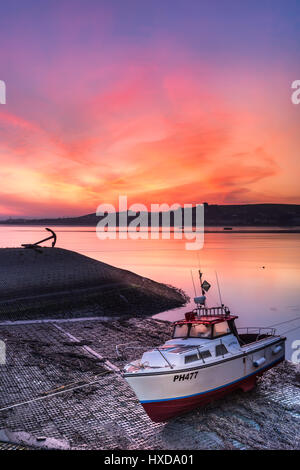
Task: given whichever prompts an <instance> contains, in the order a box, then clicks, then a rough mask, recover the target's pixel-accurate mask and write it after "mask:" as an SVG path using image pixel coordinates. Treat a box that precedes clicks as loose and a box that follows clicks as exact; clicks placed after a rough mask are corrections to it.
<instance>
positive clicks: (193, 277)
mask: <svg viewBox="0 0 300 470" xmlns="http://www.w3.org/2000/svg"><path fill="white" fill-rule="evenodd" d="M191 276H192V282H193V286H194V292H195V297H197V292H196V286H195V282H194V277H193V271H192V269H191Z"/></svg>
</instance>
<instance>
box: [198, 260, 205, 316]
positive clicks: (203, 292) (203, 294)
mask: <svg viewBox="0 0 300 470" xmlns="http://www.w3.org/2000/svg"><path fill="white" fill-rule="evenodd" d="M202 275H203V273H202V272H201V271H200V269H199V279H200V287H201V292H202V296H203V297H204V303H203V305H204V307H206V295H205V290H204V289H203V286H202Z"/></svg>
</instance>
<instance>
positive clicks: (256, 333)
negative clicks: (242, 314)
mask: <svg viewBox="0 0 300 470" xmlns="http://www.w3.org/2000/svg"><path fill="white" fill-rule="evenodd" d="M237 332H238V336H239V340H240V343H241V345H246V344H250V343H255V342H256V341H259V340H262V339H265V338H267V337H272V336H275V333H276V329H275V328H270V327H269V328H268V327H261V328H260V327H254V326H253V327H252V326H251V327H242V328H237Z"/></svg>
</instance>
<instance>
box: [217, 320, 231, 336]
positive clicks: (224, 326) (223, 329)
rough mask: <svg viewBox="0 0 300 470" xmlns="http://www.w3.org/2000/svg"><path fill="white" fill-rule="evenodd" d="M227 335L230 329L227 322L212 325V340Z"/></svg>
mask: <svg viewBox="0 0 300 470" xmlns="http://www.w3.org/2000/svg"><path fill="white" fill-rule="evenodd" d="M227 333H230V328H229V325H228V322H227V321H222V322H221V323H216V324H215V325H214V338H217V337H218V336H223V335H226V334H227Z"/></svg>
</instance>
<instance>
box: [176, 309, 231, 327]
mask: <svg viewBox="0 0 300 470" xmlns="http://www.w3.org/2000/svg"><path fill="white" fill-rule="evenodd" d="M236 318H238V317H237V316H236V315H231V313H230V310H229V309H228V308H227V307H211V308H207V307H197V308H195V309H194V310H193V311H191V312H186V314H185V318H184V319H182V320H177V321H176V322H174V324H175V325H183V324H186V323H189V324H191V323H193V324H202V325H215V324H216V323H221V322H223V321H230V320H235V319H236Z"/></svg>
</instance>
